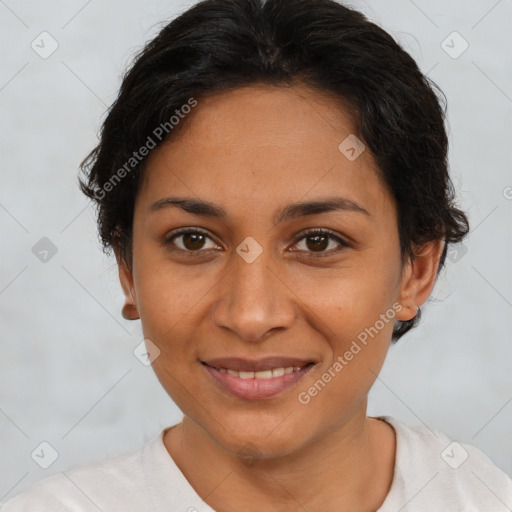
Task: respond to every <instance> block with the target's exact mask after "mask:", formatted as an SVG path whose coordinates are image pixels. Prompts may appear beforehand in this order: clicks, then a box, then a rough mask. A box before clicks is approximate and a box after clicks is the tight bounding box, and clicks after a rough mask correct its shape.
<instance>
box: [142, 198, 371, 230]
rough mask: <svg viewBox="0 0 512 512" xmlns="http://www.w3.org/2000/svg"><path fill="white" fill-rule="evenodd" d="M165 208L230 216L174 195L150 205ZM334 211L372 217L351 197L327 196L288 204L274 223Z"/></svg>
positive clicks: (212, 215) (209, 205)
mask: <svg viewBox="0 0 512 512" xmlns="http://www.w3.org/2000/svg"><path fill="white" fill-rule="evenodd" d="M165 208H180V209H182V210H183V211H185V212H188V213H192V214H194V215H201V216H204V217H213V218H217V219H225V218H226V217H227V216H228V213H227V212H226V210H224V209H223V208H222V207H221V206H218V205H215V204H213V203H210V202H209V201H200V200H197V199H192V198H185V197H172V196H171V197H165V198H163V199H159V200H158V201H156V202H155V203H153V204H152V205H151V206H150V207H149V211H150V212H156V211H160V210H163V209H165ZM332 211H347V212H356V213H362V214H364V215H367V216H368V217H371V215H370V213H369V212H368V211H367V210H366V209H365V208H363V207H362V206H361V205H359V204H358V203H356V202H355V201H352V200H351V199H348V198H346V197H325V198H320V199H316V200H314V201H305V202H298V203H291V204H288V205H287V206H285V207H284V208H282V209H281V210H280V211H279V212H278V213H277V215H276V217H275V219H274V223H275V224H279V223H280V222H284V221H288V220H292V219H296V218H299V217H304V216H307V215H317V214H320V213H327V212H332Z"/></svg>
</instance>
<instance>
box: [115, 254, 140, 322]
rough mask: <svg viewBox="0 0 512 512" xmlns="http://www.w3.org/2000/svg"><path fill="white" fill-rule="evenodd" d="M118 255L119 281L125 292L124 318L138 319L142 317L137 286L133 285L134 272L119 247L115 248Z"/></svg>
mask: <svg viewBox="0 0 512 512" xmlns="http://www.w3.org/2000/svg"><path fill="white" fill-rule="evenodd" d="M114 253H115V255H116V260H117V267H118V270H119V281H120V282H121V288H122V289H123V293H124V298H125V301H124V306H123V309H122V315H123V318H125V319H126V320H137V319H138V318H140V316H139V311H138V309H137V301H136V295H135V287H134V286H133V273H132V270H131V269H130V267H129V266H128V264H127V263H126V262H125V260H124V258H123V257H122V256H121V253H120V251H119V249H118V248H116V249H114Z"/></svg>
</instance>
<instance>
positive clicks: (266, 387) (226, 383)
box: [202, 363, 315, 400]
mask: <svg viewBox="0 0 512 512" xmlns="http://www.w3.org/2000/svg"><path fill="white" fill-rule="evenodd" d="M202 365H203V367H204V368H205V369H206V370H207V371H208V373H209V374H210V375H211V376H212V377H213V379H214V381H215V382H216V383H217V384H219V385H220V386H221V387H222V388H223V389H225V390H227V391H229V392H230V393H231V394H233V395H235V396H237V397H239V398H245V399H248V400H261V399H264V398H272V397H274V396H276V395H278V394H279V393H282V392H283V391H285V390H288V389H290V388H292V387H293V386H295V385H296V384H297V382H299V381H300V379H302V378H303V377H304V376H305V375H306V374H307V373H309V372H310V371H311V369H312V368H313V367H314V366H315V365H314V364H312V365H309V366H305V367H303V368H302V369H300V370H299V371H298V372H292V373H286V374H284V375H281V376H280V377H272V378H271V379H256V378H254V379H241V378H240V377H237V376H235V375H230V374H229V373H221V372H219V370H217V369H216V368H213V367H212V366H208V365H207V364H204V363H202Z"/></svg>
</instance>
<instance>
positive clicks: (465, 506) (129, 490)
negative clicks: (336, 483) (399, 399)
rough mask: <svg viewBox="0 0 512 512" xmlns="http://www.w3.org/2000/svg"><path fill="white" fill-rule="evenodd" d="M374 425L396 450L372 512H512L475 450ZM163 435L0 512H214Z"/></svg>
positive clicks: (502, 486) (20, 497)
mask: <svg viewBox="0 0 512 512" xmlns="http://www.w3.org/2000/svg"><path fill="white" fill-rule="evenodd" d="M380 418H381V419H383V420H385V421H387V422H388V423H389V424H391V425H392V426H393V427H394V429H395V431H396V438H397V448H396V461H395V470H394V476H393V482H392V485H391V489H390V491H389V493H388V495H387V497H386V499H385V501H384V503H383V504H382V506H381V507H380V508H379V510H378V511H377V512H398V511H400V512H477V511H478V512H506V511H510V510H512V480H511V479H510V478H509V477H508V476H507V475H506V474H505V473H504V472H503V471H501V470H500V469H498V468H497V467H496V466H495V465H494V464H493V463H492V462H491V460H490V459H489V458H488V457H487V456H486V455H484V454H483V453H482V452H481V451H480V450H478V449H477V448H475V447H473V446H469V445H466V444H458V443H452V442H451V441H450V439H449V438H448V437H446V435H445V434H443V433H442V432H439V431H437V430H434V431H432V430H430V429H428V428H427V427H424V426H410V425H406V424H405V423H402V422H400V421H398V420H396V419H394V418H391V417H389V416H382V417H380ZM169 428H170V427H169ZM165 430H166V429H164V430H163V431H162V432H161V433H160V434H159V435H158V436H157V437H155V438H153V439H152V440H150V441H148V442H147V443H146V444H145V445H144V446H142V447H140V448H137V449H134V450H132V451H130V452H126V453H124V454H122V455H117V456H115V457H109V458H106V459H104V460H102V461H96V462H93V463H88V464H84V465H81V466H76V467H74V468H72V469H70V470H69V471H66V472H63V473H57V474H55V475H51V476H48V477H46V478H43V479H42V480H39V481H38V482H36V483H34V484H32V485H31V486H29V487H28V488H27V489H25V490H23V491H21V492H20V493H18V494H17V495H15V496H13V497H12V498H11V499H10V500H9V501H7V502H5V503H4V504H0V512H86V511H87V512H93V511H94V512H98V510H100V511H101V512H174V511H176V512H178V511H179V512H214V510H213V509H212V508H211V507H209V506H208V505H207V504H206V503H205V502H204V501H203V500H201V498H200V497H199V495H198V494H197V493H196V491H195V490H194V489H193V487H192V486H191V485H190V484H189V482H188V481H187V479H186V478H185V476H184V475H183V473H182V472H181V471H180V470H179V468H178V466H176V464H175V462H174V460H173V459H172V457H171V456H170V455H169V453H168V452H167V449H166V448H165V445H164V443H163V433H164V432H165Z"/></svg>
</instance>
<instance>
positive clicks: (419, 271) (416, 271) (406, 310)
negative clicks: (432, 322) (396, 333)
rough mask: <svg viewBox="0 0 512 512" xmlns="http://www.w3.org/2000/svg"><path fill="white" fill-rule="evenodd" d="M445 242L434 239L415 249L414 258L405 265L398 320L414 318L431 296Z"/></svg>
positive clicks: (399, 297) (397, 314)
mask: <svg viewBox="0 0 512 512" xmlns="http://www.w3.org/2000/svg"><path fill="white" fill-rule="evenodd" d="M444 244H445V242H444V240H433V241H431V242H428V243H426V244H425V245H422V246H421V247H419V248H417V249H416V250H415V251H414V259H413V260H411V261H409V262H408V263H407V264H406V265H405V267H404V270H403V272H402V281H401V284H400V292H399V296H398V302H400V304H401V305H402V309H401V310H400V311H398V312H397V313H396V319H397V320H402V321H406V320H411V319H412V318H414V317H415V316H416V313H417V312H418V308H419V307H420V306H421V305H422V304H424V303H425V302H426V301H427V299H428V298H429V296H430V293H431V292H432V289H433V288H434V285H435V283H436V277H437V269H438V268H439V260H440V258H441V254H442V251H443V248H444Z"/></svg>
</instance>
